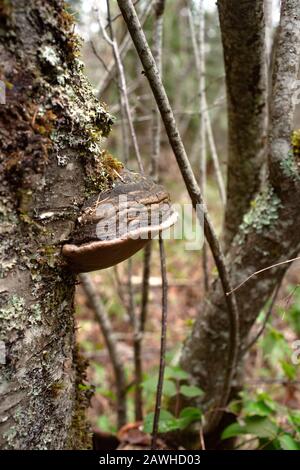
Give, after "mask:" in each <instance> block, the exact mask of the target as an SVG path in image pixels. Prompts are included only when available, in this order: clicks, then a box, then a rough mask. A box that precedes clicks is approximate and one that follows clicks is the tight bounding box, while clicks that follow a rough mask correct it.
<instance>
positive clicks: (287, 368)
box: [280, 361, 297, 380]
mask: <svg viewBox="0 0 300 470" xmlns="http://www.w3.org/2000/svg"><path fill="white" fill-rule="evenodd" d="M280 365H281V367H282V370H283V372H284V373H285V375H286V377H287V378H288V379H289V380H295V379H296V376H297V370H296V367H295V366H294V365H293V364H290V363H289V362H286V361H281V362H280Z"/></svg>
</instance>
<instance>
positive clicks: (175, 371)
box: [165, 366, 189, 380]
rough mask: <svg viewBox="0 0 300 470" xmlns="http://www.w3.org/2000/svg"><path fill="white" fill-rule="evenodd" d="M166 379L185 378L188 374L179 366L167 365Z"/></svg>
mask: <svg viewBox="0 0 300 470" xmlns="http://www.w3.org/2000/svg"><path fill="white" fill-rule="evenodd" d="M165 378H166V379H176V380H187V379H188V378H189V374H188V373H187V372H185V371H184V370H182V369H181V368H180V367H179V366H167V367H166V368H165Z"/></svg>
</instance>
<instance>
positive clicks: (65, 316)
mask: <svg viewBox="0 0 300 470" xmlns="http://www.w3.org/2000/svg"><path fill="white" fill-rule="evenodd" d="M72 30H73V25H72V17H71V16H70V15H69V14H68V13H67V12H66V11H64V9H63V2H62V1H61V0H51V1H47V2H44V1H42V0H9V1H7V2H4V3H3V2H2V3H1V6H0V63H1V67H0V79H1V80H2V82H4V84H5V88H6V104H0V136H1V138H0V191H1V199H0V201H1V202H0V219H1V231H0V237H1V250H0V262H1V264H0V270H1V278H0V341H1V345H2V348H3V347H5V358H4V360H3V358H2V361H1V362H2V363H1V364H0V448H1V449H66V448H71V449H76V448H77V449H78V448H86V447H88V446H89V435H88V432H87V426H86V423H85V419H84V409H85V406H86V403H87V396H86V395H85V392H82V391H80V387H78V385H79V384H80V383H82V382H83V381H84V363H83V362H82V360H81V359H80V357H79V355H78V352H77V350H76V347H75V342H74V320H73V313H74V312H73V298H74V285H75V279H74V277H73V276H72V275H71V274H69V272H68V270H67V269H66V267H65V265H64V262H63V260H62V258H61V255H60V250H61V244H62V242H63V241H64V240H66V239H67V238H68V236H69V234H70V232H71V231H72V229H73V227H74V224H75V221H76V217H77V214H78V212H79V210H80V208H81V206H82V204H83V203H84V199H85V197H86V194H87V193H88V194H92V193H93V192H95V191H99V190H101V189H106V188H107V187H108V186H109V184H110V181H111V177H110V175H111V173H112V172H110V167H109V164H110V163H111V159H107V158H106V154H105V153H103V151H102V150H101V140H102V138H103V136H104V135H106V134H107V133H108V132H109V129H110V125H111V118H110V116H109V114H108V113H107V111H106V110H105V109H104V107H103V106H102V105H101V104H100V103H99V102H98V101H97V100H96V99H95V97H94V95H93V94H92V91H91V88H90V86H89V84H88V83H87V82H86V80H85V78H84V77H83V75H82V70H81V69H82V64H81V62H80V61H79V59H78V39H77V37H76V36H74V34H73V33H72ZM107 160H108V161H109V162H110V163H107Z"/></svg>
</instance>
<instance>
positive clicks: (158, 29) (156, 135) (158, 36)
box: [141, 0, 165, 333]
mask: <svg viewBox="0 0 300 470" xmlns="http://www.w3.org/2000/svg"><path fill="white" fill-rule="evenodd" d="M164 7H165V0H156V2H155V4H154V10H155V12H154V13H155V15H154V28H153V29H154V30H153V57H154V59H155V61H156V64H157V67H158V69H159V71H160V72H161V68H162V66H161V63H162V37H163V13H164ZM160 134H161V119H160V113H159V110H158V108H157V105H156V104H155V108H154V109H153V111H152V152H151V170H150V175H151V176H152V178H153V179H154V180H155V181H157V179H158V162H159V157H160ZM151 248H152V241H150V243H149V244H148V245H147V246H146V248H145V250H144V266H143V287H142V303H141V333H143V332H144V328H145V323H146V318H147V308H148V299H149V278H150V263H151Z"/></svg>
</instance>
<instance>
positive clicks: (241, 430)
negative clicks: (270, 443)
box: [221, 416, 278, 440]
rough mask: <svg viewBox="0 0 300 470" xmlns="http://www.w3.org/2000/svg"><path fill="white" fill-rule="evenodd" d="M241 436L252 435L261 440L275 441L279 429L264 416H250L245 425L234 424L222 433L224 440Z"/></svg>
mask: <svg viewBox="0 0 300 470" xmlns="http://www.w3.org/2000/svg"><path fill="white" fill-rule="evenodd" d="M240 434H252V435H253V436H257V437H259V438H267V439H270V440H271V439H274V438H275V437H276V436H277V434H278V427H277V425H276V424H275V423H273V422H272V421H271V420H270V419H268V418H266V417H262V416H249V417H247V418H246V419H245V422H244V424H239V423H233V424H231V425H229V426H228V427H227V428H226V429H225V430H224V431H223V433H222V436H221V438H222V439H228V438H230V437H235V436H239V435H240Z"/></svg>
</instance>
